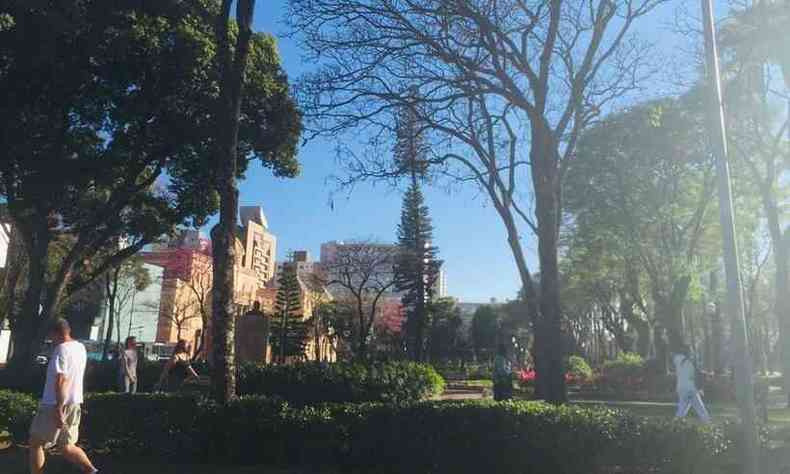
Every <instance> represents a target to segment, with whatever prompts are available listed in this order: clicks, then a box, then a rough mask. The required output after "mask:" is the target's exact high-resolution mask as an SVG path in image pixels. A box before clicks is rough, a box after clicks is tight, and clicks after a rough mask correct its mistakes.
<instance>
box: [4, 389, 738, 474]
mask: <svg viewBox="0 0 790 474" xmlns="http://www.w3.org/2000/svg"><path fill="white" fill-rule="evenodd" d="M21 398H24V396H19V395H11V394H3V396H1V397H0V404H5V406H0V413H4V414H5V413H11V418H10V419H13V420H28V419H29V417H30V415H31V412H30V410H31V406H32V405H31V403H32V402H31V400H27V401H22V400H21ZM3 419H5V418H3ZM2 429H3V427H2V426H0V430H2ZM12 433H14V436H15V437H16V436H18V435H19V431H18V430H12ZM17 439H18V438H17ZM82 439H83V440H84V443H85V444H86V445H87V446H88V447H90V448H92V449H109V450H110V451H111V452H115V453H118V454H119V455H122V456H146V457H158V458H166V459H167V460H168V461H169V462H178V461H182V460H189V461H190V462H193V463H194V462H204V463H222V464H265V465H288V466H291V467H297V466H303V467H307V466H314V465H318V464H320V465H322V466H324V467H334V468H337V469H338V470H341V471H342V472H348V471H365V472H377V473H385V474H386V473H434V474H436V473H453V474H466V473H469V474H472V473H474V474H479V473H480V472H497V473H499V474H509V473H513V474H515V473H518V474H530V473H548V472H551V473H556V474H564V473H567V474H571V473H574V474H576V473H580V472H590V473H595V472H600V473H603V472H633V473H639V472H667V473H669V472H672V473H680V472H683V473H706V474H708V473H716V472H720V471H721V470H722V469H724V468H725V467H728V466H725V464H726V462H727V461H726V460H729V459H732V456H729V453H731V452H733V451H734V449H733V443H732V442H731V441H729V438H728V436H727V435H726V434H725V432H724V431H723V430H722V429H720V428H719V429H716V428H700V427H696V426H694V425H691V424H687V423H683V422H675V421H649V420H646V419H639V418H634V417H632V416H629V415H627V414H624V413H621V412H617V411H612V410H606V409H583V408H578V407H554V406H550V405H546V404H542V403H539V402H506V403H495V402H479V401H475V402H469V401H467V402H421V403H416V404H403V405H391V404H375V403H365V404H344V405H339V404H334V405H322V406H308V407H302V408H294V407H292V406H290V405H288V404H287V403H286V402H283V401H279V400H276V399H272V398H265V397H242V398H241V399H239V400H237V401H234V402H232V403H230V404H228V405H226V406H218V405H216V404H214V403H211V402H208V401H205V400H201V399H199V398H193V397H186V396H172V395H161V394H157V395H138V396H124V395H115V394H103V395H92V396H90V397H89V398H88V400H87V401H86V404H85V406H84V417H83V425H82ZM729 467H730V468H731V467H732V466H729Z"/></svg>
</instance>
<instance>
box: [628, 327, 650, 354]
mask: <svg viewBox="0 0 790 474" xmlns="http://www.w3.org/2000/svg"><path fill="white" fill-rule="evenodd" d="M631 324H633V325H634V328H635V329H636V337H637V339H636V352H637V353H638V354H639V355H640V356H642V357H643V358H644V359H647V358H649V357H650V332H651V330H650V323H648V322H647V321H643V320H637V319H635V320H634V321H632V323H631Z"/></svg>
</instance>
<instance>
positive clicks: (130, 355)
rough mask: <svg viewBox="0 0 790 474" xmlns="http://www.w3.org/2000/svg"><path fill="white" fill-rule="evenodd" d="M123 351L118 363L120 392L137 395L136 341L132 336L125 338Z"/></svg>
mask: <svg viewBox="0 0 790 474" xmlns="http://www.w3.org/2000/svg"><path fill="white" fill-rule="evenodd" d="M124 346H125V347H124V350H123V351H122V352H121V359H120V361H119V367H120V374H119V375H120V379H121V387H120V389H121V392H123V393H131V394H133V393H137V339H136V338H135V337H134V336H129V337H127V338H126V342H125V343H124Z"/></svg>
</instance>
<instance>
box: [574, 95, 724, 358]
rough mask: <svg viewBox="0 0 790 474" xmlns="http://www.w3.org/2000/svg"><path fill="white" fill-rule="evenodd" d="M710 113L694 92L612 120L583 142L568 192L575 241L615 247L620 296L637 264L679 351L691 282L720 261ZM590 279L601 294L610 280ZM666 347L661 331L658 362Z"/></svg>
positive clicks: (615, 295) (593, 130) (594, 249)
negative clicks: (708, 141)
mask: <svg viewBox="0 0 790 474" xmlns="http://www.w3.org/2000/svg"><path fill="white" fill-rule="evenodd" d="M702 110H703V108H702V107H701V105H700V101H699V99H698V97H697V96H695V95H694V94H690V95H688V96H686V97H684V98H682V99H680V100H661V101H658V102H653V103H648V104H643V105H639V106H635V107H633V108H631V109H629V110H627V111H624V112H622V113H617V114H613V115H611V116H609V117H607V118H606V119H604V120H603V121H601V123H600V124H598V125H596V126H595V127H593V128H591V129H590V130H588V131H586V132H585V133H584V134H583V135H582V137H581V138H580V141H579V145H578V148H577V150H578V151H577V158H578V159H576V160H575V161H574V163H573V164H572V165H571V166H570V167H569V171H568V181H567V183H568V185H569V186H572V187H573V188H574V189H576V190H577V191H579V192H578V193H577V194H574V195H572V196H568V198H567V199H566V206H567V209H568V210H569V214H570V215H571V216H572V219H574V220H575V226H576V230H575V235H576V236H578V238H577V240H576V243H581V242H582V241H581V240H579V239H586V241H587V242H588V243H589V244H591V245H597V247H592V248H591V250H590V251H591V252H599V255H600V251H601V250H604V249H606V248H607V247H603V246H601V245H598V244H596V242H598V243H600V242H601V241H602V240H604V239H607V238H608V239H613V240H610V241H609V242H608V244H606V245H608V249H609V250H610V251H614V252H615V253H619V254H620V255H621V258H620V260H621V261H622V263H621V264H620V267H621V268H622V270H621V271H622V272H623V273H622V277H619V283H618V284H617V286H620V287H622V289H625V290H628V286H627V285H628V284H629V282H635V281H637V280H634V279H633V278H634V275H635V274H634V273H633V271H634V270H635V269H634V267H633V265H634V264H635V263H636V264H638V268H639V269H640V270H641V271H644V272H645V275H646V277H647V282H648V285H649V288H650V296H651V299H652V301H653V303H654V305H655V311H656V320H657V322H658V324H659V330H660V331H662V332H663V331H666V333H667V336H668V342H669V348H670V349H671V350H672V351H677V350H679V348H680V346H681V345H682V344H683V339H684V323H683V321H684V317H683V310H684V306H685V305H686V302H687V298H688V296H689V292H690V291H691V289H692V284H693V283H694V281H696V279H697V275H699V274H700V270H705V267H704V266H703V265H705V264H708V265H710V262H711V261H712V260H711V259H712V258H714V256H716V255H718V252H716V251H715V250H713V246H711V245H709V243H710V242H711V239H712V232H713V231H714V230H715V229H716V228H717V226H716V221H715V214H714V212H713V211H714V210H715V207H713V206H712V205H711V204H710V203H711V202H712V196H713V191H714V189H715V188H714V173H713V167H712V162H711V160H710V158H709V156H708V153H707V150H706V149H705V140H704V137H705V135H704V129H703V125H704V123H703V118H704V116H703V114H702ZM706 244H707V245H706ZM706 251H707V254H706V253H705V252H706ZM610 255H611V254H610ZM705 255H707V256H708V259H707V260H706V259H705V258H704V257H705ZM622 257H625V260H624V259H623V258H622ZM588 263H589V262H588ZM609 264H611V261H610V262H609V263H606V264H605V265H609ZM575 267H576V268H581V269H582V271H584V269H585V268H584V267H582V266H580V265H575ZM628 272H631V273H630V275H629V273H628ZM587 281H588V282H590V283H592V284H593V285H596V286H597V287H598V288H597V289H596V290H595V291H597V292H599V295H600V292H601V283H602V282H601V281H595V280H594V279H593V278H590V277H588V278H587ZM609 291H611V292H612V293H611V295H610V298H609V299H608V300H609V301H613V300H614V299H615V298H618V299H619V297H620V293H622V296H624V297H625V300H624V301H623V302H626V301H627V302H628V303H627V304H632V303H631V301H638V300H637V298H638V294H637V293H636V291H633V289H632V291H629V292H628V293H626V292H622V291H621V288H617V287H615V288H612V289H611V290H609ZM629 296H630V299H629ZM604 309H607V310H611V309H612V308H606V307H604ZM631 319H632V321H633V320H634V319H633V318H631ZM609 329H611V330H615V329H616V328H614V327H613V326H611V325H610V326H609ZM614 333H615V334H616V333H617V331H616V330H615V331H614ZM662 340H663V337H662V334H661V333H659V334H658V335H657V337H656V344H657V345H658V346H657V350H658V352H659V354H658V356H659V360H661V361H665V360H666V348H665V347H664V345H663V344H661V341H662Z"/></svg>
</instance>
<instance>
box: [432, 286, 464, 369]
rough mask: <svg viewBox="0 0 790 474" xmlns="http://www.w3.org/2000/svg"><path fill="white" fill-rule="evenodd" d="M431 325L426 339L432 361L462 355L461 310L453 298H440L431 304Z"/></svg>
mask: <svg viewBox="0 0 790 474" xmlns="http://www.w3.org/2000/svg"><path fill="white" fill-rule="evenodd" d="M429 314H430V327H429V328H428V337H427V341H426V346H427V352H428V356H429V358H430V360H431V362H432V363H440V362H445V361H449V360H453V359H457V358H458V357H459V356H460V347H461V343H462V339H463V336H462V334H461V327H462V325H463V322H462V321H461V310H460V308H458V305H457V304H456V303H455V300H454V299H452V298H439V299H436V300H434V301H432V302H431V304H430V313H429Z"/></svg>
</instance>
